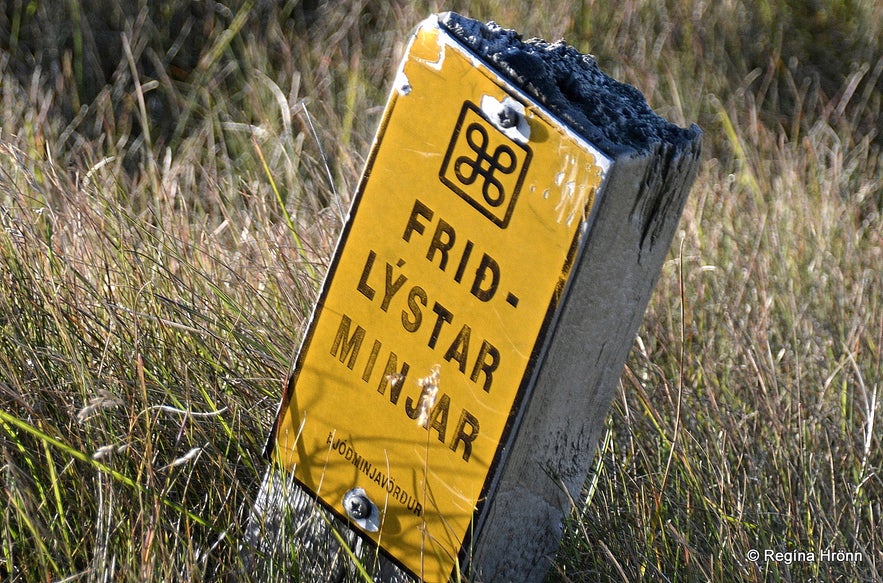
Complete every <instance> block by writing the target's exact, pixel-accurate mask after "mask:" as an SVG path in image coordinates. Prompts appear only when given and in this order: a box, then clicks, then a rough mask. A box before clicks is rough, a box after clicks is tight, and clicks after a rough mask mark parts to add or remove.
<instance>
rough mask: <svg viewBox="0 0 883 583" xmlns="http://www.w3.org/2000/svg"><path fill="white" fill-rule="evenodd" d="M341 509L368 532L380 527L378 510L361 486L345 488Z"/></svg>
mask: <svg viewBox="0 0 883 583" xmlns="http://www.w3.org/2000/svg"><path fill="white" fill-rule="evenodd" d="M343 509H344V510H346V515H347V516H349V517H350V519H351V520H352V521H353V522H355V523H356V524H358V525H359V526H360V527H362V528H363V529H364V530H366V531H368V532H377V531H378V530H379V529H380V510H378V508H377V505H376V504H374V502H372V501H371V499H370V498H368V495H367V494H365V490H363V489H362V488H353V489H352V490H347V492H346V494H344V495H343Z"/></svg>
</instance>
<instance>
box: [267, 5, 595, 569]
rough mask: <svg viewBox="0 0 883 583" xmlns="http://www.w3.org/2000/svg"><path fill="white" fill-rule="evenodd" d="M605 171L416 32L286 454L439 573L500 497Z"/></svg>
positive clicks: (495, 83) (473, 66)
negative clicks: (507, 451)
mask: <svg viewBox="0 0 883 583" xmlns="http://www.w3.org/2000/svg"><path fill="white" fill-rule="evenodd" d="M609 164H610V162H609V160H608V159H607V158H605V157H604V156H603V155H602V154H601V153H599V152H598V151H597V150H596V149H594V148H593V147H592V146H591V145H589V144H588V143H586V142H585V141H583V140H581V139H580V138H578V137H577V136H576V135H575V134H573V132H571V131H570V130H568V129H567V128H566V127H565V126H564V125H562V124H561V123H560V122H559V121H557V120H556V119H555V118H554V117H553V116H552V115H551V114H549V113H548V112H546V111H544V110H543V109H542V108H541V107H540V106H539V105H538V104H536V103H535V102H533V101H531V100H530V99H528V98H527V97H526V96H525V95H524V94H523V93H521V92H520V91H519V90H518V89H516V88H515V87H513V86H512V85H510V84H509V83H508V82H507V81H505V80H504V79H503V78H501V77H500V76H499V75H498V74H496V73H495V72H494V71H492V70H491V69H489V68H488V67H487V66H486V65H485V64H483V63H482V62H480V61H479V60H478V59H477V58H476V57H475V56H474V55H472V54H471V53H470V52H469V51H468V50H466V49H465V48H464V47H462V46H461V45H460V44H458V43H457V41H455V40H454V39H453V38H452V37H450V35H449V34H448V33H447V32H446V31H444V30H443V29H440V28H439V26H438V23H437V21H436V20H435V19H434V18H430V19H428V20H427V21H426V22H424V23H423V25H422V26H421V27H420V28H419V29H418V31H417V32H416V33H415V36H414V37H413V38H412V40H411V44H410V46H409V48H408V52H407V55H406V56H405V59H404V61H403V63H402V66H401V70H400V72H399V75H398V77H397V79H396V86H395V88H394V89H393V91H392V94H391V96H390V99H389V103H388V104H387V108H386V111H385V113H384V116H383V120H382V123H381V127H380V129H379V131H378V134H377V137H376V139H375V143H374V145H373V147H372V150H371V153H370V157H369V160H368V162H367V165H366V168H365V171H364V174H363V177H362V180H361V183H360V185H359V189H358V192H357V193H356V196H355V199H354V202H353V206H352V208H351V210H350V217H349V220H348V221H347V224H346V226H345V228H344V231H343V234H342V235H341V239H340V241H339V243H338V247H337V250H336V252H335V256H334V259H333V262H332V265H331V267H330V270H329V272H328V275H327V276H326V280H325V283H324V286H323V289H322V293H321V297H320V299H319V301H318V303H317V306H316V308H315V310H314V313H313V316H312V319H311V321H310V324H309V328H308V331H307V334H306V336H305V339H304V341H303V345H302V347H301V350H300V352H299V355H298V358H297V361H296V363H295V370H294V373H293V376H292V379H291V382H290V383H289V387H288V390H287V391H286V394H285V395H284V397H283V402H282V405H281V406H280V410H279V416H278V418H277V420H276V426H275V429H274V434H273V436H271V440H273V441H271V444H273V445H274V446H275V449H274V458H275V459H276V460H277V461H278V462H279V463H281V464H282V465H283V466H284V467H285V468H287V469H289V470H290V471H293V472H294V475H295V478H296V479H297V480H298V482H299V483H300V484H301V485H302V486H304V487H306V488H307V489H308V490H309V491H310V492H312V493H314V494H315V495H316V496H317V498H318V499H319V500H320V501H321V502H323V503H324V505H325V506H327V508H329V509H330V510H332V511H333V512H335V513H336V514H337V515H338V516H339V517H341V518H342V519H344V520H346V519H347V517H349V519H350V521H351V523H352V524H353V525H354V528H356V529H357V530H359V531H360V532H361V533H362V534H363V535H364V536H365V537H368V538H370V539H372V540H374V541H375V542H376V543H377V544H378V545H379V546H380V548H381V549H383V551H385V552H386V554H388V556H390V557H391V558H392V559H393V560H395V561H396V562H398V563H399V564H400V565H401V566H402V567H404V568H406V569H407V570H408V571H410V572H411V573H412V574H415V575H417V576H419V577H421V578H422V579H424V580H426V581H447V580H448V578H449V577H450V575H451V573H452V572H453V570H454V569H455V568H456V567H457V565H458V556H459V555H460V553H461V552H467V553H468V539H469V532H470V524H471V522H472V520H473V517H474V516H475V514H476V512H477V509H478V508H479V507H480V506H481V505H482V504H487V503H490V501H489V500H488V497H490V496H492V494H493V493H492V492H491V491H490V478H491V476H492V474H493V469H494V467H495V464H497V463H500V460H501V459H502V457H503V454H504V451H503V450H504V447H503V445H504V444H505V440H506V438H507V437H508V436H509V435H510V432H511V431H513V430H515V429H514V426H515V425H516V419H517V412H518V407H519V403H520V402H521V401H522V399H524V398H527V397H526V395H528V393H529V389H530V384H531V378H532V374H533V372H534V371H535V369H536V367H537V365H538V363H539V361H540V360H541V358H542V352H543V346H544V342H545V340H546V339H547V338H548V335H549V333H550V331H551V328H552V323H553V321H554V318H555V314H556V309H557V306H558V304H559V301H560V299H561V297H562V294H563V293H564V290H565V284H566V282H567V278H568V275H569V272H570V268H571V265H572V263H573V261H574V259H575V256H576V253H577V251H578V246H579V241H580V235H581V233H582V232H583V230H584V229H585V228H586V225H587V221H586V219H587V213H589V212H590V210H591V208H592V201H593V199H594V196H595V194H596V192H597V190H598V188H599V186H600V185H601V182H602V180H603V178H604V175H605V173H606V171H607V169H608V167H609ZM355 489H361V490H355ZM353 491H355V492H359V495H360V496H362V495H364V496H366V497H367V498H368V500H369V501H370V502H371V503H373V504H374V505H376V507H377V509H378V510H379V516H377V517H376V519H375V518H371V517H369V515H371V514H372V513H371V508H373V507H372V506H371V504H369V503H367V502H363V501H362V499H361V498H353V494H352V492H353ZM348 492H350V494H349V498H348V499H347V500H348V502H347V506H345V505H344V497H345V496H347V493H348Z"/></svg>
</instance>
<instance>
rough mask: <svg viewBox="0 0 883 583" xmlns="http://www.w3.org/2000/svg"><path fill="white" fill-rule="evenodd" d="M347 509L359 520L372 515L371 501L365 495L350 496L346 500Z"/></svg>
mask: <svg viewBox="0 0 883 583" xmlns="http://www.w3.org/2000/svg"><path fill="white" fill-rule="evenodd" d="M346 511H347V514H349V515H350V516H351V517H352V518H355V519H357V520H361V519H363V518H368V517H369V516H371V502H370V501H369V500H368V498H367V497H365V496H360V495H355V496H350V497H349V499H348V500H347V501H346Z"/></svg>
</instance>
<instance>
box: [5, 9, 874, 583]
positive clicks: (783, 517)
mask: <svg viewBox="0 0 883 583" xmlns="http://www.w3.org/2000/svg"><path fill="white" fill-rule="evenodd" d="M8 4H9V5H8V6H7V7H6V8H5V9H4V12H3V13H2V14H0V224H2V230H0V286H2V288H3V293H2V294H0V403H2V407H0V456H2V460H0V473H2V478H0V479H2V504H3V507H4V508H5V511H4V512H3V514H2V517H0V578H2V579H3V580H8V581H38V580H42V581H59V580H71V581H73V580H88V581H104V580H125V581H129V580H133V581H135V580H137V581H166V580H178V579H184V580H199V579H204V578H210V577H213V576H216V575H220V576H225V575H229V574H236V573H239V572H240V571H239V569H241V558H240V557H239V553H238V550H237V549H238V546H239V544H240V543H241V541H242V539H243V536H244V534H243V529H244V522H245V516H244V512H246V511H247V509H248V508H249V507H250V505H251V503H252V501H253V498H254V496H255V494H256V492H257V489H258V485H259V481H260V479H261V474H262V472H263V469H264V463H263V461H262V460H261V458H260V452H261V449H262V446H263V440H264V437H265V435H266V433H267V430H268V428H269V425H270V422H271V418H272V415H273V414H274V413H275V407H276V404H277V402H278V398H279V394H280V390H281V386H282V380H283V379H284V378H285V376H286V372H287V368H288V366H289V364H290V362H291V360H292V357H293V351H294V350H295V348H296V346H297V343H298V340H299V336H300V334H301V333H302V331H303V329H304V324H305V319H306V317H307V316H308V314H309V310H310V308H311V306H312V302H313V300H314V298H315V295H316V292H317V288H318V286H319V282H320V280H321V277H322V275H323V273H324V271H325V268H326V267H327V261H328V258H329V256H330V253H331V251H332V248H333V245H334V241H335V237H336V233H337V232H338V229H339V228H340V217H341V214H342V213H341V209H345V208H346V207H347V205H348V202H349V196H350V193H351V191H352V188H353V186H354V185H355V183H356V181H357V179H358V175H359V172H360V171H361V166H362V163H363V161H364V157H365V155H366V154H367V150H368V146H369V144H370V141H371V139H372V137H373V132H374V130H375V127H376V124H377V122H378V119H379V114H380V107H381V106H382V105H383V102H384V100H385V96H386V91H387V89H388V87H389V85H390V83H391V80H392V77H393V75H394V71H395V66H396V64H397V61H398V58H399V55H400V53H401V50H402V48H403V44H404V42H405V40H406V38H407V34H408V32H409V31H410V30H411V28H412V27H413V26H414V25H415V24H416V23H417V22H418V21H419V20H420V19H422V18H423V17H424V16H426V15H427V14H428V13H430V12H432V11H437V10H440V9H448V8H452V9H456V10H459V11H461V12H463V13H466V14H470V15H472V16H473V17H476V18H480V19H495V20H497V21H499V22H500V23H502V24H503V25H505V26H510V27H514V28H517V29H519V30H520V31H522V32H524V33H525V34H527V35H541V36H544V37H546V38H549V39H554V38H557V37H562V36H563V37H565V38H567V40H568V41H570V42H571V43H572V44H574V45H576V46H577V47H578V48H580V49H581V50H584V51H589V52H592V53H594V54H595V55H596V56H597V57H598V60H599V62H600V64H601V65H602V67H603V68H604V69H605V70H606V71H607V72H609V73H610V74H612V75H613V76H615V77H617V78H619V79H621V80H624V81H627V82H630V83H632V84H634V85H635V86H637V87H638V88H639V89H641V90H642V91H643V92H644V93H645V95H646V96H647V98H648V100H649V101H650V103H651V105H652V106H653V107H654V108H656V110H657V111H659V112H660V113H662V114H663V115H665V116H666V117H668V118H669V119H671V120H673V121H675V122H677V123H680V124H682V125H683V124H685V123H688V122H693V121H695V122H698V123H699V124H700V125H701V126H702V127H703V129H704V130H705V134H706V135H705V140H706V143H705V144H704V146H705V152H706V156H705V159H704V161H703V166H702V169H701V171H700V174H699V177H698V178H697V181H696V184H695V186H694V188H693V192H692V195H691V199H690V201H689V204H688V207H687V209H686V211H685V214H684V217H683V219H682V231H681V236H680V237H679V238H678V239H677V240H676V242H675V245H674V246H673V248H672V251H671V257H670V261H669V262H667V263H666V265H665V266H664V268H663V272H662V275H661V277H660V280H659V284H658V286H657V289H656V292H655V295H654V298H653V300H652V302H651V305H650V307H649V309H648V311H647V314H646V317H645V321H644V325H643V327H642V329H641V331H640V333H639V338H638V340H637V342H636V344H635V348H634V350H633V352H632V355H631V357H630V359H629V362H628V365H627V367H626V370H625V371H624V374H623V377H622V381H621V384H620V387H619V391H618V396H617V398H616V400H615V402H614V403H613V407H612V409H611V413H610V415H609V417H608V419H607V428H608V429H607V433H606V435H605V437H604V439H603V441H602V443H601V447H600V449H599V452H598V455H597V458H596V465H595V467H594V468H593V472H592V473H591V474H590V476H589V479H588V480H587V483H586V489H585V491H584V492H583V497H582V499H581V500H579V501H578V502H577V503H575V505H574V509H573V512H572V515H571V517H570V519H569V521H568V524H567V527H566V532H565V538H564V541H563V544H562V547H561V550H560V552H559V554H558V557H557V558H556V560H555V565H554V569H553V572H552V574H551V575H550V579H551V580H555V581H597V580H613V581H618V580H626V581H631V580H649V581H659V580H670V581H694V580H695V581H706V580H715V581H717V580H740V581H774V580H776V581H777V580H792V581H807V580H819V581H828V580H849V581H873V580H877V579H878V578H879V576H880V573H883V535H881V532H883V529H881V518H883V516H881V515H883V506H881V500H883V476H881V467H883V456H881V451H883V448H881V445H883V444H881V438H880V435H881V431H880V427H881V424H883V419H880V413H881V404H880V401H881V400H883V396H881V395H880V389H881V379H883V356H881V355H883V292H881V290H883V270H881V269H880V266H881V265H883V235H881V233H883V219H881V210H883V165H881V158H880V151H881V150H880V148H881V144H883V139H881V136H880V133H879V132H880V122H879V120H880V113H881V106H883V92H881V87H883V83H881V78H883V60H881V58H880V55H881V54H883V52H881V22H883V11H881V8H880V7H879V6H878V5H877V3H875V2H871V1H870V0H828V1H826V2H810V1H809V0H789V1H787V2H784V3H770V2H767V1H766V0H727V1H726V2H720V3H704V2H692V1H689V0H667V1H666V2H647V1H645V0H629V1H626V2H621V3H604V2H593V1H585V2H580V3H576V4H575V5H567V6H564V5H562V4H561V3H552V2H550V3H542V4H543V6H541V7H537V6H527V5H521V4H519V3H505V4H504V3H498V2H492V1H490V0H488V1H483V2H472V3H461V2H452V3H450V4H447V5H444V6H442V5H440V4H437V3H435V2H420V3H413V4H412V3H403V2H392V3H390V2H374V1H368V0H365V1H362V2H354V3H352V5H351V6H347V7H333V6H326V5H324V4H321V3H317V2H303V3H300V2H289V3H279V4H278V5H277V4H273V3H248V2H245V3H240V2H236V3H231V4H230V5H229V6H228V7H220V5H218V9H217V10H214V11H208V10H204V6H203V5H202V4H198V6H196V5H195V6H196V7H193V8H188V9H182V8H181V7H179V6H177V5H176V3H175V2H172V1H168V2H160V3H156V4H154V5H153V7H152V8H151V9H149V10H145V11H141V12H136V11H134V10H131V11H129V12H127V11H126V10H124V9H115V8H114V9H111V8H108V6H110V4H108V5H107V6H105V3H103V2H102V1H101V0H95V1H94V2H93V1H89V2H87V1H86V0H71V1H70V2H67V3H65V4H64V5H63V9H62V10H60V11H56V12H55V13H53V12H52V10H51V8H52V7H50V6H48V4H47V3H40V2H29V3H25V2H11V3H8ZM96 6H97V7H98V8H100V9H101V10H96V9H95V7H96ZM114 6H115V4H114ZM90 9H91V10H90ZM67 23H70V26H66V24H67ZM107 30H114V31H117V33H114V34H110V35H108V34H107ZM179 30H184V31H190V34H183V33H182V34H179V33H178V31H179ZM120 32H121V33H122V34H119V33H120ZM114 43H117V44H116V45H114ZM105 45H107V46H111V49H110V50H105V49H103V48H102V47H103V46H105ZM751 549H756V550H758V551H759V552H760V553H761V558H760V559H759V560H758V561H752V560H750V559H749V558H748V557H747V555H748V552H749V550H751ZM765 551H769V552H771V553H776V552H778V553H782V555H780V557H779V559H778V560H776V559H773V560H765V558H764V556H763V553H764V552H765ZM828 551H834V552H835V556H834V560H821V556H822V553H823V552H828ZM837 551H843V552H849V553H853V555H851V556H850V557H849V558H850V559H851V560H836V558H837V556H836V552H837ZM785 553H791V554H790V555H786V554H785ZM798 553H803V555H802V556H801V555H799V554H798ZM807 553H813V554H814V555H815V560H806V558H807V557H806V554H807ZM856 554H860V555H861V557H860V560H855V559H857V557H856ZM844 556H845V555H844Z"/></svg>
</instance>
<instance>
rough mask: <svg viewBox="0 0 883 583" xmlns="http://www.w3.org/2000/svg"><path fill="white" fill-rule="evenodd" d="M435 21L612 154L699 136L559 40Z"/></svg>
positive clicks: (460, 20) (455, 20) (451, 16)
mask: <svg viewBox="0 0 883 583" xmlns="http://www.w3.org/2000/svg"><path fill="white" fill-rule="evenodd" d="M439 24H440V25H441V26H442V27H444V28H445V29H446V30H448V31H449V32H450V33H451V34H452V35H454V37H456V38H457V39H458V40H459V41H460V42H462V43H463V44H464V45H466V46H467V47H468V48H469V49H470V50H472V51H473V52H474V53H476V54H477V55H478V56H479V57H480V58H481V59H483V60H484V61H485V62H486V63H487V64H488V65H490V66H491V67H493V68H494V69H496V70H497V71H499V72H500V73H501V74H502V75H503V76H504V77H506V78H507V79H509V80H510V81H512V82H513V83H514V84H515V85H517V86H518V87H520V88H521V89H522V90H524V91H525V92H526V93H527V94H528V95H530V96H531V97H533V98H535V99H537V100H538V101H539V102H540V103H542V104H543V105H544V106H545V107H546V108H548V109H549V111H551V112H552V113H553V114H555V115H556V116H557V117H559V118H560V119H561V120H562V121H563V122H565V123H566V124H567V125H568V126H570V127H571V128H572V129H573V130H574V131H575V132H576V133H578V134H580V135H581V136H583V137H584V138H585V139H586V140H588V141H589V142H590V143H592V144H593V145H594V146H595V147H597V148H599V149H600V150H601V151H603V152H604V153H605V154H607V155H609V156H610V157H612V158H617V157H619V156H621V155H628V154H629V153H633V152H637V153H646V152H647V151H648V150H651V149H653V148H654V146H657V145H659V144H660V143H662V144H666V145H669V146H673V147H674V149H676V150H680V149H681V148H686V147H688V145H689V144H690V143H691V142H693V141H694V140H696V139H697V138H698V137H699V136H700V135H701V130H700V129H699V128H698V126H696V125H693V126H691V127H690V128H686V129H684V128H680V127H678V126H676V125H674V124H672V123H669V122H668V121H666V120H664V119H663V118H661V117H659V116H658V115H656V114H655V113H654V112H653V110H652V109H650V106H649V105H647V100H646V99H645V98H644V96H643V94H641V92H640V91H638V90H637V89H635V88H634V87H632V86H631V85H628V84H626V83H622V82H619V81H616V80H615V79H613V78H611V77H609V76H607V75H606V74H604V72H603V71H601V69H600V68H599V67H598V64H597V63H596V62H595V58H594V57H593V56H591V55H584V54H582V53H580V52H579V51H578V50H576V49H575V48H573V47H572V46H569V45H567V44H566V43H564V42H563V41H559V42H555V43H549V42H546V41H543V40H540V39H530V40H526V41H524V40H522V38H521V35H519V34H518V33H517V32H515V31H514V30H509V29H505V28H501V27H500V26H498V25H497V24H496V23H494V22H489V23H487V24H484V23H481V22H479V21H477V20H472V19H470V18H466V17H465V16H461V15H459V14H457V13H455V12H446V13H444V14H441V15H440V16H439Z"/></svg>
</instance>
